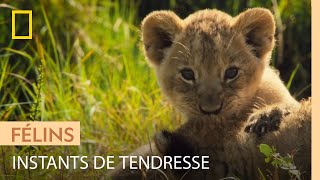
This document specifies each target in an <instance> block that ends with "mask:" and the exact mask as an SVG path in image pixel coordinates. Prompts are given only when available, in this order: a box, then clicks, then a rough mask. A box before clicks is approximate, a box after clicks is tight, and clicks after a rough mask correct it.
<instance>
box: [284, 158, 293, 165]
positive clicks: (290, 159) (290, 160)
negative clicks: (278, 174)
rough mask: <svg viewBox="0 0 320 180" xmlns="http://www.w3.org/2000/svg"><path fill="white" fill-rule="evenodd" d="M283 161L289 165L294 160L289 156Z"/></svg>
mask: <svg viewBox="0 0 320 180" xmlns="http://www.w3.org/2000/svg"><path fill="white" fill-rule="evenodd" d="M283 160H284V161H285V162H286V163H287V164H290V163H292V158H291V157H289V156H286V157H284V158H283Z"/></svg>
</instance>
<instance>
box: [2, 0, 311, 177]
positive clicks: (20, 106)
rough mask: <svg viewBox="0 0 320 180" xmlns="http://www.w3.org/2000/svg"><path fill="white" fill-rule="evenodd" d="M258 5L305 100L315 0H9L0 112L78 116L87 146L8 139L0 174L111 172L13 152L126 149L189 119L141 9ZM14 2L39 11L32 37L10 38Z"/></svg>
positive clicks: (19, 23) (19, 116)
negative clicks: (57, 165)
mask: <svg viewBox="0 0 320 180" xmlns="http://www.w3.org/2000/svg"><path fill="white" fill-rule="evenodd" d="M258 6H259V7H265V8H268V9H270V10H271V11H273V12H274V13H275V17H276V22H277V45H276V48H275V50H274V53H273V58H272V65H273V66H275V67H276V68H277V69H279V71H280V76H281V78H282V79H283V81H284V82H285V83H286V84H287V87H288V89H289V90H290V92H291V93H292V94H293V95H294V96H295V97H297V99H302V98H305V97H308V96H310V95H311V88H310V87H311V73H310V71H311V2H310V0H278V1H276V0H265V1H254V0H239V1H232V0H228V1H219V0H211V1H209V0H199V1H191V0H161V1H159V0H157V1H156V0H154V1H152V0H140V1H136V0H131V1H129V0H126V1H125V0H110V1H108V0H106V1H102V0H100V1H98V0H79V1H76V0H45V1H40V0H34V1H30V0H16V1H12V0H5V1H2V2H1V3H0V120H1V121H15V120H43V121H69V120H77V121H80V122H81V146H79V147H62V146H61V147H60V146H55V147H44V146H37V147H35V146H24V147H20V146H16V147H4V146H3V147H0V175H1V176H0V177H1V178H2V179H11V178H18V179H23V178H31V179H37V178H39V177H43V178H44V177H46V178H68V177H73V178H74V177H86V176H95V177H98V176H104V175H105V172H104V170H101V171H98V170H92V169H88V170H83V171H80V170H65V169H64V170H54V169H48V170H32V171H30V170H20V171H16V170H12V169H11V167H12V162H11V161H12V158H11V156H13V155H18V154H19V155H21V156H25V155H54V156H58V155H89V156H90V155H119V154H122V155H123V154H127V153H128V152H130V151H132V150H133V149H134V148H136V147H138V146H140V145H142V144H145V143H147V142H148V139H150V138H152V135H153V133H154V132H155V131H159V130H160V129H162V128H167V129H174V128H175V127H177V126H178V125H179V124H181V122H182V120H181V117H180V116H179V115H178V114H177V113H176V112H174V111H173V109H172V107H170V106H168V104H167V102H166V101H165V100H164V99H163V98H162V96H161V93H160V90H159V88H158V86H157V83H156V80H155V76H154V74H153V71H152V70H151V69H150V68H149V67H148V65H147V63H146V61H145V58H144V56H143V53H142V50H141V43H140V36H139V25H140V22H141V20H142V19H143V17H144V16H145V15H147V14H148V13H150V12H151V11H153V10H159V9H170V10H173V11H175V12H176V13H177V14H178V15H179V16H180V17H181V18H184V17H186V16H187V15H188V14H190V13H192V12H194V11H197V10H199V9H204V8H217V9H220V10H222V11H225V12H227V13H230V14H232V15H237V14H238V13H239V12H241V11H243V10H245V9H247V8H250V7H258ZM13 9H24V10H33V39H32V40H12V39H11V26H12V25H11V11H12V10H13ZM27 26H28V22H27V19H26V18H17V19H16V34H17V35H25V34H27ZM41 60H43V61H42V63H41ZM41 65H42V66H43V67H42V69H40V70H39V67H41ZM40 74H42V75H43V76H44V77H43V78H40V80H39V77H40V76H39V75H40ZM37 79H38V81H37ZM37 82H38V86H37V85H36V83H37ZM35 112H36V114H37V115H36V116H32V114H33V113H35ZM0 133H1V132H0ZM39 175H41V176H39Z"/></svg>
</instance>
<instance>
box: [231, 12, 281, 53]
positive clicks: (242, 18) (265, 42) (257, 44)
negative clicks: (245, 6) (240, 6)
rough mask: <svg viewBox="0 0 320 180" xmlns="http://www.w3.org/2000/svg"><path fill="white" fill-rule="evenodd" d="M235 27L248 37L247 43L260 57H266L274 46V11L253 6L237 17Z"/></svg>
mask: <svg viewBox="0 0 320 180" xmlns="http://www.w3.org/2000/svg"><path fill="white" fill-rule="evenodd" d="M234 27H235V28H237V29H238V30H239V31H240V32H241V33H242V34H243V35H244V36H245V38H246V43H247V44H248V45H249V46H250V48H251V51H252V52H253V53H254V55H255V56H256V57H258V58H261V59H263V58H265V55H268V54H269V52H271V51H272V49H273V46H274V34H275V22H274V18H273V15H272V13H271V12H270V11H269V10H268V9H264V8H252V9H249V10H247V11H244V12H242V13H240V14H239V15H238V16H237V17H236V18H235V23H234Z"/></svg>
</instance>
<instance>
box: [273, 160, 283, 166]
mask: <svg viewBox="0 0 320 180" xmlns="http://www.w3.org/2000/svg"><path fill="white" fill-rule="evenodd" d="M271 164H272V165H273V166H281V165H282V164H283V162H282V161H281V160H280V159H275V160H273V161H272V163H271Z"/></svg>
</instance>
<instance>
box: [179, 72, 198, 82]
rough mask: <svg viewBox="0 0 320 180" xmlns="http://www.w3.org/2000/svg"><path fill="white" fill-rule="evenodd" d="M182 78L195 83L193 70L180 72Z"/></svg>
mask: <svg viewBox="0 0 320 180" xmlns="http://www.w3.org/2000/svg"><path fill="white" fill-rule="evenodd" d="M180 74H181V77H182V78H183V79H184V80H186V81H194V80H195V78H194V72H193V71H192V70H191V69H182V70H181V71H180Z"/></svg>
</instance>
